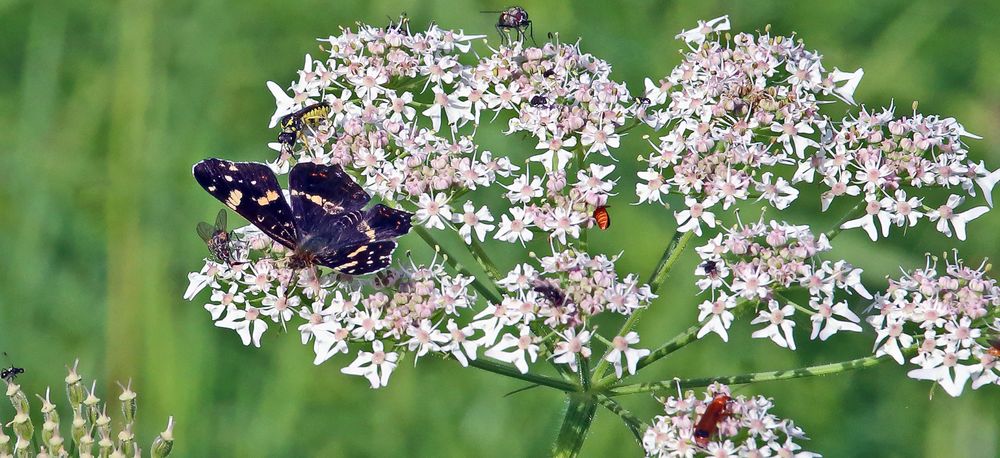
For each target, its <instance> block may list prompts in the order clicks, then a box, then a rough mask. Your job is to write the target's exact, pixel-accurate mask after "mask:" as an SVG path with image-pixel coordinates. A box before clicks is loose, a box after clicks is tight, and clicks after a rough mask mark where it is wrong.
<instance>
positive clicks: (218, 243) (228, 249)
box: [198, 209, 242, 266]
mask: <svg viewBox="0 0 1000 458" xmlns="http://www.w3.org/2000/svg"><path fill="white" fill-rule="evenodd" d="M198 236H199V237H201V239H202V240H204V241H205V245H207V246H208V251H210V252H211V253H212V256H214V257H215V260H216V261H219V262H224V263H226V264H229V265H230V266H234V265H239V264H242V263H241V262H234V261H233V251H232V246H231V244H232V242H233V234H232V233H230V232H229V231H227V230H226V210H225V209H222V210H219V214H218V215H216V216H215V226H212V225H211V224H208V223H206V222H204V221H202V222H200V223H198Z"/></svg>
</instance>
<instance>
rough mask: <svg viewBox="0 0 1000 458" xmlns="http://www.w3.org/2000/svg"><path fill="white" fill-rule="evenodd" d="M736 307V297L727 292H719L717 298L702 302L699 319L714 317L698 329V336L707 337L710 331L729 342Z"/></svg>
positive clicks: (699, 307)
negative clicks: (729, 330)
mask: <svg viewBox="0 0 1000 458" xmlns="http://www.w3.org/2000/svg"><path fill="white" fill-rule="evenodd" d="M734 308H736V298H734V297H732V296H729V295H728V294H726V293H721V294H719V297H717V298H716V299H715V300H712V301H705V302H702V303H701V305H699V306H698V311H699V313H698V321H705V318H708V317H709V316H711V317H712V318H711V319H710V320H708V322H707V323H705V324H704V325H703V326H702V327H701V329H699V330H698V336H697V337H698V338H699V339H700V338H702V337H705V335H707V334H708V333H709V332H714V333H716V334H718V335H719V337H721V338H722V341H723V342H729V333H728V331H727V330H728V329H729V327H730V326H732V324H733V312H731V311H730V310H732V309H734Z"/></svg>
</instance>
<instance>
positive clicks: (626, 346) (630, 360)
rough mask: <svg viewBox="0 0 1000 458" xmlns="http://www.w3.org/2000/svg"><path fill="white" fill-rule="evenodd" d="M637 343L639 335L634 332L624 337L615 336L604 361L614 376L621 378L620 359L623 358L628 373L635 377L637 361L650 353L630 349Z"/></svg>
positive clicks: (638, 349)
mask: <svg viewBox="0 0 1000 458" xmlns="http://www.w3.org/2000/svg"><path fill="white" fill-rule="evenodd" d="M637 343H639V334H637V333H636V332H635V331H632V332H629V333H628V334H626V335H625V336H624V337H622V336H615V338H614V340H612V341H611V344H612V346H611V349H610V350H611V351H609V352H608V356H606V357H605V358H604V359H606V360H607V361H608V362H610V363H611V364H612V365H613V366H614V368H615V375H616V376H617V377H618V378H621V376H622V358H623V357H624V359H625V363H626V365H627V366H628V373H629V374H632V375H635V371H636V365H638V364H639V360H640V359H642V358H645V357H646V355H648V354H649V353H650V351H649V350H647V349H645V348H631V347H630V346H631V345H635V344H637Z"/></svg>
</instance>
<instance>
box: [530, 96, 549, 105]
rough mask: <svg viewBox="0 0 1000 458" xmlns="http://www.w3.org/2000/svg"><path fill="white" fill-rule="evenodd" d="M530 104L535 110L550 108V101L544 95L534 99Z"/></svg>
mask: <svg viewBox="0 0 1000 458" xmlns="http://www.w3.org/2000/svg"><path fill="white" fill-rule="evenodd" d="M528 104H529V105H531V106H532V107H535V108H548V107H549V106H550V105H549V99H546V98H545V96H544V95H536V96H534V97H532V98H531V100H530V101H529V102H528Z"/></svg>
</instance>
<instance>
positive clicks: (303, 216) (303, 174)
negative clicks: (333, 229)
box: [288, 162, 371, 233]
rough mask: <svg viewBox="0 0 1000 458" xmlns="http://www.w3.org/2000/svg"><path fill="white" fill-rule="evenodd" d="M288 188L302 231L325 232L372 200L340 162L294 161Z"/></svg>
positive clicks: (297, 221)
mask: <svg viewBox="0 0 1000 458" xmlns="http://www.w3.org/2000/svg"><path fill="white" fill-rule="evenodd" d="M288 188H289V191H290V192H289V194H291V197H292V211H293V214H294V215H295V220H296V224H297V225H298V227H299V229H300V230H302V232H303V233H317V232H324V229H325V228H327V227H329V226H330V225H332V224H334V221H336V220H337V219H338V217H339V216H340V215H343V214H346V213H349V212H352V211H356V210H360V209H361V208H362V207H364V206H365V204H367V203H368V201H369V200H370V199H371V197H369V196H368V193H367V192H365V190H364V189H363V188H362V187H361V186H360V185H358V184H357V183H355V182H354V179H353V178H351V176H350V175H348V174H347V172H345V171H344V169H343V168H341V167H340V166H339V165H322V164H314V163H312V162H300V163H298V164H295V167H293V168H292V171H291V172H290V173H289V177H288Z"/></svg>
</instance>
